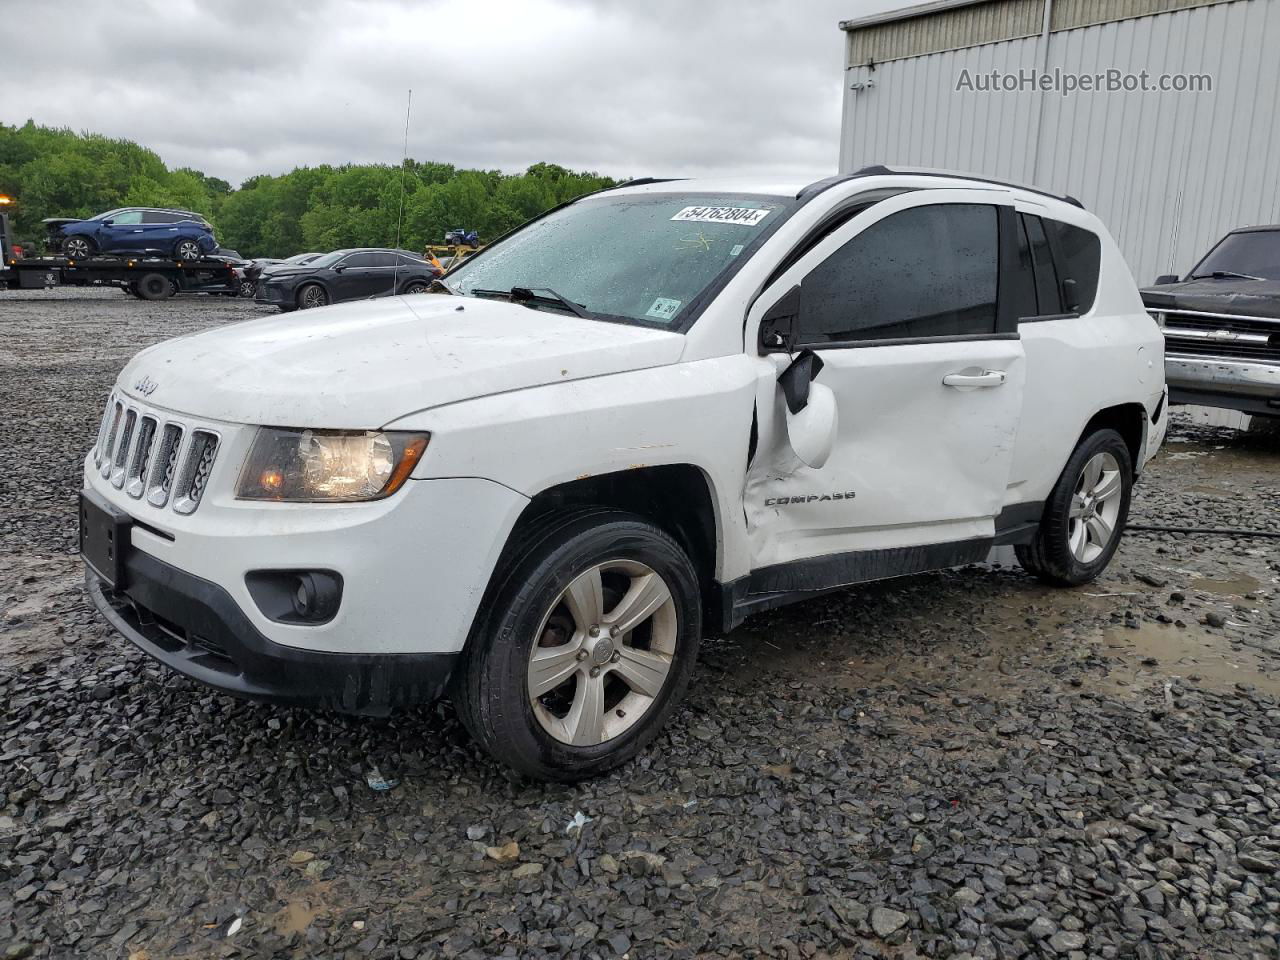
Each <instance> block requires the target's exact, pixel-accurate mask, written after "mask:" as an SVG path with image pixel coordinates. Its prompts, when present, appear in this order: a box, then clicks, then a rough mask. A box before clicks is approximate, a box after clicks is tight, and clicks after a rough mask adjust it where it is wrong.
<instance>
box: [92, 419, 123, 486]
mask: <svg viewBox="0 0 1280 960" xmlns="http://www.w3.org/2000/svg"><path fill="white" fill-rule="evenodd" d="M123 420H124V404H123V403H121V402H120V401H119V400H113V401H112V402H111V429H110V430H108V431H107V448H106V450H104V451H103V452H102V466H101V467H99V468H98V469H99V471H100V472H101V473H102V475H103V476H104V477H106V476H110V475H111V459H112V454H114V453H115V449H116V440H117V439H118V438H119V436H120V425H121V422H122V421H123Z"/></svg>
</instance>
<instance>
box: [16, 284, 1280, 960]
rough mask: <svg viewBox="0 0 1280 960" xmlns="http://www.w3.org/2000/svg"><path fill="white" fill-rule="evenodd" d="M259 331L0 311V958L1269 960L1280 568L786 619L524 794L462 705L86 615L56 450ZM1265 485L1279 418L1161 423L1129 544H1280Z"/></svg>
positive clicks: (911, 585)
mask: <svg viewBox="0 0 1280 960" xmlns="http://www.w3.org/2000/svg"><path fill="white" fill-rule="evenodd" d="M260 313H261V311H260V310H259V308H255V307H253V306H252V305H248V304H242V303H238V302H236V301H227V300H211V299H205V300H186V301H173V302H169V303H163V304H145V303H139V302H137V301H132V300H128V299H126V298H125V297H123V295H120V294H117V293H115V292H114V291H102V292H95V291H89V292H78V293H73V292H67V293H50V294H22V295H0V408H2V409H3V410H4V411H5V413H4V423H5V429H4V432H3V437H0V957H6V956H27V955H30V956H39V957H45V956H49V957H94V958H102V957H129V958H133V960H144V958H145V960H159V958H168V957H273V958H274V957H279V958H295V957H308V958H310V957H361V958H366V957H375V958H393V957H394V958H400V957H403V958H413V957H489V956H495V955H498V956H513V957H514V956H519V957H544V956H545V957H552V956H554V957H560V956H583V957H601V958H604V957H620V956H624V955H627V956H630V957H694V956H732V957H739V956H745V957H750V956H771V957H785V958H797V957H804V958H814V957H912V956H925V957H951V958H955V960H960V958H966V957H980V958H996V957H1000V958H1004V957H1044V958H1049V957H1054V958H1068V960H1080V958H1085V957H1106V958H1111V957H1137V958H1143V960H1148V958H1162V957H1170V958H1172V957H1257V958H1262V957H1269V958H1274V957H1276V956H1277V955H1280V789H1277V787H1278V782H1277V781H1278V779H1280V772H1278V771H1280V704H1278V702H1277V694H1278V693H1280V639H1278V638H1277V634H1278V633H1280V610H1278V608H1277V604H1276V596H1277V584H1278V580H1280V541H1276V540H1246V539H1238V540H1230V539H1219V538H1214V537H1181V536H1164V535H1161V536H1155V535H1131V536H1130V537H1129V538H1127V539H1126V541H1125V543H1124V544H1123V546H1122V548H1121V551H1120V553H1119V554H1118V556H1117V559H1116V561H1115V563H1113V565H1112V568H1111V570H1110V571H1109V572H1108V574H1107V575H1106V576H1105V577H1104V578H1103V579H1102V580H1101V581H1099V582H1098V583H1096V584H1093V585H1091V586H1089V587H1086V588H1083V589H1081V590H1076V591H1053V590H1049V589H1047V588H1044V587H1041V586H1040V585H1038V584H1036V583H1034V582H1033V581H1031V580H1030V579H1029V578H1027V577H1026V576H1025V575H1024V574H1023V573H1022V572H1021V571H1020V570H1018V569H1017V568H1016V565H1012V564H1011V561H1010V559H1009V557H1007V556H1005V555H1004V554H1001V555H999V556H997V557H996V558H995V562H994V563H993V564H989V565H987V566H986V567H983V568H978V567H974V568H968V569H964V570H958V571H951V572H948V573H944V574H936V575H928V576H921V577H912V578H907V579H904V580H900V581H896V582H893V583H886V584H878V585H873V586H869V587H865V588H859V589H852V590H848V591H844V592H842V593H839V594H835V595H832V596H830V597H827V598H825V599H822V600H816V601H812V602H810V603H807V604H803V605H799V606H795V607H792V608H789V609H785V610H780V611H775V612H773V613H771V614H767V615H764V616H762V617H759V618H757V619H755V620H752V621H750V622H748V624H747V625H745V626H744V627H743V628H741V629H739V630H737V631H735V632H734V633H733V634H731V635H730V636H728V637H726V638H723V639H719V640H713V641H710V642H708V643H707V644H706V645H705V647H704V651H705V655H704V657H703V661H702V663H701V664H700V665H699V670H698V675H697V677H696V679H695V683H694V687H693V689H692V691H691V694H690V697H689V700H688V704H687V707H686V708H685V709H684V710H682V711H681V712H680V713H679V714H678V715H677V717H676V718H675V720H674V722H673V723H672V724H671V726H670V728H669V729H668V731H667V732H665V733H664V734H663V735H662V736H661V737H660V738H659V739H658V741H657V742H656V744H655V745H654V746H653V747H652V748H651V749H650V750H648V751H647V752H646V753H645V754H644V755H642V757H641V758H639V759H638V760H637V761H635V762H634V763H632V764H630V765H629V766H627V767H626V768H624V769H623V770H621V771H619V772H617V773H615V774H614V775H612V776H609V777H607V778H605V779H602V780H600V781H597V782H594V783H589V784H585V785H581V786H577V787H545V786H528V785H518V784H512V783H510V782H509V781H508V780H507V779H506V778H505V777H504V776H503V774H502V772H501V771H500V770H499V769H497V768H496V767H495V766H494V765H493V764H491V763H490V762H488V761H487V760H485V759H484V758H482V757H481V756H480V755H478V754H477V752H476V750H475V749H474V748H473V746H472V745H471V744H470V742H469V741H468V739H467V738H466V736H465V734H464V733H463V732H462V731H461V729H460V728H459V725H458V723H457V721H456V719H455V717H454V713H453V711H452V709H451V707H450V706H449V705H448V704H439V705H435V706H432V707H427V708H423V709H420V710H417V711H413V712H409V713H405V714H401V715H397V716H396V717H394V718H392V719H390V720H383V721H377V720H363V719H351V718H345V717H340V716H334V715H324V714H314V713H308V712H304V711H296V710H289V709H282V708H275V707H269V706H261V705H254V704H248V703H241V702H238V701H235V700H233V699H230V698H228V697H225V696H222V695H220V694H215V693H212V692H210V691H207V690H205V689H203V688H200V687H198V686H196V685H194V684H192V683H190V682H188V681H185V680H183V679H181V678H179V677H176V676H173V675H171V674H169V673H167V672H166V671H164V670H162V669H160V668H159V667H157V666H155V665H153V664H152V663H151V662H150V661H148V660H147V658H145V657H144V656H143V655H142V654H140V653H138V652H136V651H134V650H133V649H131V648H130V647H129V646H128V645H127V644H126V643H125V642H124V641H123V640H121V639H119V638H118V637H116V636H114V635H113V634H111V633H110V632H109V631H108V630H107V629H105V628H104V626H103V625H102V624H101V623H100V622H98V620H97V618H96V617H95V616H94V615H93V614H92V613H91V611H90V607H89V605H88V603H87V602H86V601H85V599H84V598H83V595H82V593H81V589H80V585H79V567H78V563H77V561H76V560H75V557H74V550H75V528H74V518H75V509H74V493H75V490H76V489H77V487H78V485H79V480H78V477H79V470H80V467H79V459H80V456H81V454H82V452H83V450H84V448H85V447H86V446H87V445H88V443H89V442H90V438H91V436H92V434H93V432H94V429H95V428H96V424H97V418H98V416H99V414H100V411H101V405H102V403H103V401H104V398H105V395H106V391H107V389H108V387H109V385H110V383H111V381H112V380H113V378H114V375H115V373H116V371H117V370H118V368H119V366H120V365H121V363H122V362H123V361H124V359H125V358H126V357H127V356H129V355H130V354H132V353H133V352H134V351H135V350H137V349H140V348H141V347H143V346H145V345H147V344H148V343H151V342H154V341H156V340H159V339H163V338H165V337H168V336H172V335H175V334H179V333H183V332H188V331H192V330H197V329H201V328H203V327H206V326H209V325H212V324H218V323H225V322H229V321H234V320H243V319H252V318H253V317H255V316H258V315H260ZM1278 466H1280V442H1278V441H1277V435H1276V433H1275V432H1273V431H1266V430H1253V431H1250V432H1248V433H1241V432H1239V431H1227V430H1219V429H1214V428H1207V427H1203V426H1193V425H1192V424H1191V423H1190V421H1189V420H1188V418H1186V417H1179V418H1178V421H1177V424H1176V425H1175V429H1174V435H1173V436H1172V438H1171V442H1170V444H1169V446H1168V447H1167V448H1166V451H1165V453H1164V454H1163V455H1162V457H1161V459H1160V460H1159V461H1158V462H1157V463H1156V464H1155V465H1154V467H1153V469H1152V470H1151V472H1150V474H1149V476H1148V477H1147V478H1146V479H1145V480H1144V481H1143V483H1142V484H1141V485H1140V487H1139V491H1138V493H1137V496H1136V499H1135V505H1134V511H1133V512H1134V522H1146V523H1175V524H1184V525H1194V526H1206V525H1211V526H1229V527H1234V528H1270V529H1280V484H1278V483H1277V472H1278V471H1277V467H1278ZM375 768H376V770H377V771H378V772H379V773H380V774H381V776H382V777H383V778H386V779H387V780H388V781H392V780H394V781H398V783H397V785H396V786H395V787H393V788H392V789H390V790H387V791H377V790H374V789H371V787H370V786H369V777H370V775H371V773H373V771H374V770H375ZM6 951H7V952H6Z"/></svg>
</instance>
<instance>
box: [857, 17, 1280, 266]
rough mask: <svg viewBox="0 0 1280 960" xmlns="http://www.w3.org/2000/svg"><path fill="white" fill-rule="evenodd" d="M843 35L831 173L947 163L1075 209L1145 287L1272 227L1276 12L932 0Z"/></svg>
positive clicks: (1278, 97)
mask: <svg viewBox="0 0 1280 960" xmlns="http://www.w3.org/2000/svg"><path fill="white" fill-rule="evenodd" d="M840 26H841V27H842V28H843V29H844V30H845V32H846V37H847V40H846V44H847V54H846V61H845V63H846V69H845V91H844V119H843V132H842V134H841V143H840V169H841V171H842V172H849V171H852V170H856V169H858V168H859V167H862V166H866V165H869V164H875V163H884V164H888V165H890V166H892V165H893V164H895V163H896V164H900V165H910V166H924V167H942V168H948V169H955V170H963V171H967V172H972V173H980V174H984V175H987V176H991V177H995V178H999V179H1005V180H1011V181H1016V182H1020V183H1027V184H1034V185H1036V186H1039V187H1042V188H1045V189H1049V190H1053V191H1055V192H1061V193H1067V194H1070V195H1072V196H1074V197H1078V198H1079V199H1080V200H1081V201H1083V202H1084V205H1085V206H1086V207H1088V208H1089V209H1090V210H1092V211H1094V212H1095V213H1097V214H1099V215H1100V216H1101V217H1102V219H1103V221H1104V222H1105V223H1106V224H1107V226H1108V227H1109V228H1110V229H1111V232H1112V233H1113V234H1114V235H1115V237H1116V240H1117V241H1118V242H1119V244H1120V248H1121V249H1122V250H1123V251H1124V253H1125V256H1126V257H1127V258H1128V260H1129V266H1130V267H1131V268H1132V269H1133V273H1134V277H1135V279H1137V281H1138V282H1139V284H1142V285H1145V284H1149V283H1151V281H1152V280H1153V279H1154V278H1155V277H1156V275H1157V274H1162V273H1179V274H1182V273H1185V272H1186V271H1187V270H1188V269H1189V268H1190V267H1191V266H1193V265H1194V263H1195V262H1196V260H1198V259H1199V257H1200V256H1201V255H1202V254H1203V253H1205V252H1206V251H1207V250H1208V249H1209V247H1210V246H1212V244H1213V243H1214V242H1215V241H1217V240H1218V239H1219V238H1220V237H1221V236H1222V235H1223V234H1224V233H1226V232H1227V231H1228V230H1230V229H1232V228H1233V227H1239V226H1244V225H1249V224H1259V223H1277V222H1280V130H1278V129H1277V120H1276V115H1275V111H1276V109H1277V106H1278V105H1280V0H939V2H934V3H928V4H924V5H922V6H917V7H910V8H907V9H905V10H901V11H896V12H893V13H887V14H883V15H880V16H874V17H865V18H862V19H859V20H850V21H846V22H844V23H842V24H841V25H840ZM993 71H996V74H997V75H996V76H992V72H993ZM1109 71H1110V73H1108V72H1109ZM1144 72H1145V74H1146V76H1147V80H1146V84H1147V87H1148V89H1146V90H1143V89H1137V88H1134V87H1135V86H1136V85H1139V84H1141V83H1142V74H1143V73H1144ZM1099 75H1101V76H1099ZM1194 75H1198V77H1199V79H1197V77H1196V76H1194ZM1084 76H1089V77H1092V78H1093V79H1092V80H1081V79H1080V78H1081V77H1084ZM1009 77H1013V78H1014V79H1008V78H1009ZM1206 77H1207V81H1206V80H1205V78H1206ZM1072 78H1075V79H1072ZM1179 78H1181V79H1179ZM1073 83H1074V84H1077V88H1076V89H1074V90H1068V88H1069V86H1070V85H1072V84H1073ZM1083 83H1088V84H1090V85H1092V86H1095V87H1100V88H1101V89H1093V90H1089V91H1085V90H1083V89H1079V86H1078V85H1080V84H1083ZM1126 84H1128V85H1130V87H1131V89H1129V90H1125V89H1124V85H1126ZM1162 85H1163V86H1165V87H1167V88H1169V89H1164V90H1161V89H1159V87H1160V86H1162ZM1179 85H1181V87H1182V88H1183V89H1173V88H1174V87H1177V86H1179ZM992 88H994V89H992ZM1010 88H1013V89H1010ZM1112 88H1115V89H1112ZM1206 88H1207V89H1206Z"/></svg>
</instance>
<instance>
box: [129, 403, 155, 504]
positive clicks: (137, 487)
mask: <svg viewBox="0 0 1280 960" xmlns="http://www.w3.org/2000/svg"><path fill="white" fill-rule="evenodd" d="M155 439H156V418H155V417H153V416H150V415H146V416H144V417H143V418H142V420H141V421H140V422H139V425H138V439H137V442H136V443H135V444H134V449H133V452H132V453H131V454H130V455H129V468H128V469H127V470H126V471H125V475H124V492H125V493H127V494H128V495H129V496H131V497H133V499H135V500H138V499H140V498H141V497H142V492H143V490H144V488H145V487H146V478H147V467H148V465H149V464H150V461H151V453H152V448H153V447H154V446H155Z"/></svg>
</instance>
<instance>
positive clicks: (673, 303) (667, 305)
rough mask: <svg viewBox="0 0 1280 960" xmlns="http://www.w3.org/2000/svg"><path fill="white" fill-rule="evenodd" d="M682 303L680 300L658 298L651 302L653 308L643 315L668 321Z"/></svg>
mask: <svg viewBox="0 0 1280 960" xmlns="http://www.w3.org/2000/svg"><path fill="white" fill-rule="evenodd" d="M682 302H683V301H680V300H671V299H669V298H667V297H659V298H658V299H657V300H655V301H653V306H652V307H650V308H649V309H648V310H646V311H645V314H644V315H645V316H646V317H654V318H656V319H658V320H670V319H671V318H672V317H674V316H675V315H676V311H677V310H679V309H680V304H681V303H682Z"/></svg>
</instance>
